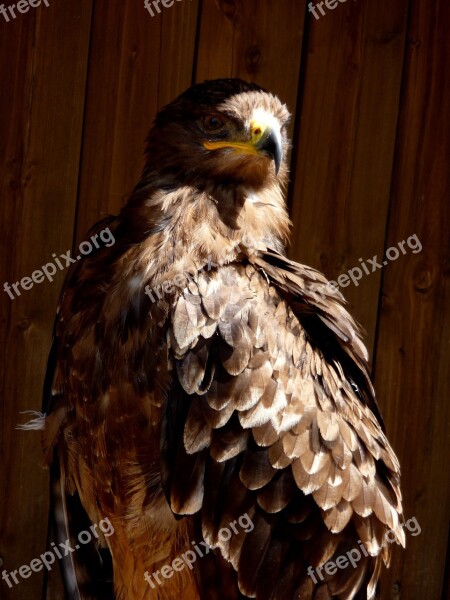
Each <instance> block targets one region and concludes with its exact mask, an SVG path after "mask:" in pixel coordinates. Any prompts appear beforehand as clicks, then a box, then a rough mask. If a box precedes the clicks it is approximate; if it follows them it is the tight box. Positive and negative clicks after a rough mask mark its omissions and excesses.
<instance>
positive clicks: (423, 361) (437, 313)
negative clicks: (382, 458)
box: [375, 0, 450, 599]
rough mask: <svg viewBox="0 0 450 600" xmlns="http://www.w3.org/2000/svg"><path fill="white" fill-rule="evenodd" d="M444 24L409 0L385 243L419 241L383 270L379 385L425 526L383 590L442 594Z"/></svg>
mask: <svg viewBox="0 0 450 600" xmlns="http://www.w3.org/2000/svg"><path fill="white" fill-rule="evenodd" d="M448 23H450V5H449V3H448V2H447V1H446V0H437V1H436V2H434V3H433V4H432V5H431V4H430V3H429V2H427V0H413V1H412V3H411V15H410V25H409V31H408V47H407V57H406V64H405V73H404V84H403V96H402V110H401V118H400V123H399V132H398V141H397V152H396V157H395V167H394V174H393V185H392V201H391V207H390V213H389V226H388V232H387V241H386V244H387V245H391V246H392V245H394V244H395V243H396V242H397V240H400V239H405V238H407V237H408V236H411V235H414V234H416V235H417V236H418V238H419V240H420V241H421V243H422V246H423V249H422V251H421V252H418V253H416V254H408V255H407V256H406V257H404V259H403V260H402V261H400V260H398V261H396V262H395V263H393V264H392V265H391V267H390V268H389V270H386V273H385V276H384V279H383V302H382V306H381V312H380V323H379V335H378V340H377V353H376V361H375V383H376V386H377V388H378V390H379V392H380V398H381V400H382V409H383V412H384V415H385V418H386V424H387V429H388V432H389V433H390V435H391V437H392V438H393V440H395V448H396V450H397V452H398V455H399V458H400V462H401V465H402V474H403V493H404V500H405V515H406V518H408V519H409V518H413V517H415V518H416V519H417V521H418V522H419V524H420V527H421V533H420V535H418V536H416V537H413V536H412V535H410V534H409V533H408V531H407V530H406V538H407V549H406V551H405V552H401V551H397V552H396V553H395V555H394V560H393V564H392V568H391V570H390V572H389V573H388V574H387V576H386V577H385V578H384V583H385V588H384V589H385V590H386V597H387V598H388V597H389V598H391V597H392V598H401V599H409V598H436V599H440V598H446V597H447V598H448V595H446V594H445V589H444V585H445V584H444V575H445V559H446V552H447V535H448V523H449V516H450V515H449V510H450V476H449V460H448V440H449V436H448V429H449V423H450V404H449V401H448V391H449V389H450V368H449V367H450V345H449V340H450V312H449V310H448V306H449V304H450V278H449V268H448V266H449V263H450V235H449V225H450V203H449V197H450V176H449V172H448V164H449V158H450V139H449V131H450V109H449V97H450V81H449V78H448V76H447V73H448V65H449V64H450V46H449V43H448V30H447V25H448ZM389 594H390V595H389ZM383 597H384V596H383Z"/></svg>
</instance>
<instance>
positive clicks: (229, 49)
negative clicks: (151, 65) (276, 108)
mask: <svg viewBox="0 0 450 600" xmlns="http://www.w3.org/2000/svg"><path fill="white" fill-rule="evenodd" d="M305 4H306V2H305V0H300V1H296V2H291V1H290V0H278V1H277V2H276V3H274V2H272V1H271V0H219V1H218V2H215V1H214V0H205V1H204V2H203V11H202V15H201V22H200V28H199V41H198V60H197V65H196V81H203V80H205V79H216V78H218V77H240V78H242V79H245V80H247V81H252V82H256V83H258V84H259V85H262V86H263V87H266V88H267V89H268V90H270V91H271V92H273V93H274V94H277V95H279V96H280V98H281V99H282V100H283V102H286V103H287V104H288V107H289V108H290V110H291V112H294V111H295V106H296V102H297V90H298V82H299V74H300V59H301V51H302V41H303V24H304V16H305ZM292 126H293V124H292V125H291V127H292Z"/></svg>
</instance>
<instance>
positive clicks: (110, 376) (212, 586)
mask: <svg viewBox="0 0 450 600" xmlns="http://www.w3.org/2000/svg"><path fill="white" fill-rule="evenodd" d="M289 116H290V115H289V112H288V110H287V108H286V106H285V105H284V104H282V102H281V101H280V100H279V99H278V98H277V97H276V96H274V95H272V94H271V93H269V92H267V91H266V90H264V89H262V88H261V87H259V86H257V85H255V84H250V83H246V82H244V81H242V80H239V79H220V80H215V81H207V82H204V83H201V84H197V85H194V86H192V87H191V88H190V89H188V90H187V91H186V92H184V93H183V94H181V95H180V96H179V97H178V98H176V99H175V100H174V101H173V102H171V103H170V104H169V105H168V106H166V107H165V108H164V109H162V110H161V111H160V112H159V114H158V115H157V117H156V119H155V122H154V124H153V127H152V129H151V131H150V134H149V137H148V142H147V151H146V157H147V158H146V164H145V167H144V170H143V173H142V177H141V179H140V181H139V182H138V184H137V185H136V187H135V189H134V190H133V192H132V194H131V195H130V198H129V200H128V202H127V204H126V205H125V206H124V208H123V209H122V210H121V212H120V214H119V215H118V216H116V217H114V216H110V217H108V218H107V219H105V220H103V221H102V222H100V223H99V224H98V225H97V226H95V227H94V229H93V233H94V234H95V233H98V232H99V231H101V230H102V229H105V227H107V228H108V230H109V232H110V233H111V235H112V236H113V239H114V242H115V243H114V244H110V245H109V246H108V247H106V246H104V245H103V246H102V245H99V247H98V248H95V249H94V251H93V252H92V253H91V254H89V255H86V256H84V257H83V258H82V259H81V260H78V261H77V262H76V264H74V265H72V266H71V270H70V271H69V272H68V276H67V279H66V282H65V285H64V288H63V290H62V294H61V299H60V304H59V308H58V314H57V318H56V323H55V331H54V343H53V347H52V351H51V355H50V360H49V367H48V372H47V378H46V386H45V394H46V399H45V402H46V405H45V419H44V418H43V419H42V423H41V428H42V429H43V433H42V435H43V446H44V450H45V454H46V457H47V459H48V462H49V463H51V464H52V467H51V473H52V489H53V509H54V512H55V515H56V525H55V536H56V537H55V539H56V540H61V541H63V540H71V554H70V557H69V558H70V561H68V562H69V565H68V566H66V567H65V570H64V580H65V585H66V588H67V596H68V597H69V598H116V599H117V600H144V599H145V600H147V599H158V600H174V599H175V600H176V599H178V598H179V599H181V600H200V599H201V600H224V599H226V600H238V599H241V600H243V599H246V598H256V599H257V600H294V599H305V600H306V599H312V598H314V599H317V600H319V599H330V598H339V599H353V598H364V599H372V598H375V597H376V596H377V594H378V593H379V592H378V583H377V582H378V578H379V574H380V569H381V567H382V564H383V562H384V563H386V564H388V563H389V558H390V553H391V548H392V544H391V543H390V542H392V541H394V542H396V543H399V544H402V545H404V532H403V525H402V524H403V517H402V506H401V493H400V488H399V478H400V471H399V464H398V460H397V458H396V456H395V454H394V452H393V450H392V448H391V446H390V444H389V442H388V440H387V438H386V436H385V433H384V426H383V423H382V420H381V416H380V414H379V410H378V408H377V404H376V401H375V397H374V390H373V387H372V384H371V382H370V379H369V375H368V363H367V352H366V349H365V347H364V345H363V343H362V341H361V333H360V330H359V328H358V326H357V325H356V323H355V321H354V320H353V319H352V317H351V316H350V315H349V313H348V312H347V311H346V309H345V308H344V306H343V298H342V296H341V295H340V293H339V291H338V290H337V289H336V288H334V287H332V286H330V285H328V283H327V280H326V279H325V277H324V276H323V275H322V274H320V273H318V272H317V271H315V270H314V269H312V268H309V267H307V266H304V265H301V264H298V263H296V262H293V261H291V260H289V259H288V258H287V257H286V254H285V247H286V245H287V243H288V235H289V228H290V221H289V217H288V213H287V209H286V205H285V201H284V190H285V187H286V183H287V178H288V168H287V164H286V154H287V151H288V147H289V141H288V139H287V124H288V121H289ZM105 519H107V520H108V523H111V525H112V526H113V528H114V533H113V534H112V535H108V536H103V535H102V534H100V535H97V536H96V537H95V538H93V539H92V542H91V543H90V544H85V545H84V546H82V545H81V544H80V543H78V544H75V542H76V541H77V535H78V534H79V531H80V527H82V526H84V527H85V528H86V527H87V528H88V527H89V525H92V524H96V523H99V522H101V521H102V520H105ZM78 539H81V538H78ZM83 539H84V538H83ZM387 539H389V543H387ZM75 548H76V549H75ZM357 554H359V558H358V559H357V560H356V558H354V559H353V560H350V557H356V555H357ZM345 563H347V564H345ZM109 565H110V566H111V572H112V573H113V575H111V577H110V576H109ZM112 581H113V583H112Z"/></svg>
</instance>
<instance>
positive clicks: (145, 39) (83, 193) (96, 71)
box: [76, 0, 198, 241]
mask: <svg viewBox="0 0 450 600" xmlns="http://www.w3.org/2000/svg"><path fill="white" fill-rule="evenodd" d="M197 10H198V0H196V1H195V2H181V3H178V2H176V3H175V4H174V5H173V6H172V7H171V8H166V9H164V11H161V13H159V14H155V16H153V17H151V16H150V14H149V13H148V12H147V11H146V10H145V8H144V5H143V3H141V2H138V1H137V0H134V1H133V2H127V3H112V2H108V3H107V2H97V3H96V4H95V11H94V18H93V37H92V40H93V41H92V48H91V53H90V69H89V88H88V95H87V102H86V115H85V130H84V137H83V153H82V165H81V173H80V190H79V207H78V218H77V236H76V237H77V240H78V241H81V240H82V239H83V236H84V235H85V234H86V232H87V231H88V230H89V229H90V227H91V226H92V225H93V224H94V223H95V222H96V221H98V220H99V219H100V218H101V217H102V216H104V215H105V214H108V213H113V214H116V213H117V212H119V210H120V209H121V207H122V206H123V204H124V203H125V201H126V199H127V197H128V195H129V193H130V192H131V190H132V188H133V187H134V185H135V183H136V181H137V179H138V178H139V175H140V173H141V170H142V167H143V164H144V148H145V138H146V137H147V134H148V131H149V129H150V126H151V124H152V121H153V119H154V117H155V115H156V112H157V110H158V108H160V107H161V106H162V105H163V104H165V103H166V102H168V101H169V100H171V99H173V97H172V94H174V95H177V94H178V93H180V92H181V91H183V90H184V89H185V88H187V87H189V85H190V84H191V79H192V72H193V61H194V51H195V26H196V22H197ZM189 28H191V29H189Z"/></svg>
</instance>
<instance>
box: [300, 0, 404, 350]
mask: <svg viewBox="0 0 450 600" xmlns="http://www.w3.org/2000/svg"><path fill="white" fill-rule="evenodd" d="M407 6H408V2H407V0H399V1H397V2H391V0H381V1H380V2H348V3H346V4H342V5H338V6H337V8H336V9H335V10H334V11H332V12H329V13H327V14H326V15H325V16H323V17H321V18H320V19H319V20H315V19H314V18H313V17H312V16H310V17H309V24H308V45H307V48H308V50H307V54H306V55H305V57H304V58H305V64H304V65H303V69H304V72H303V77H302V79H303V90H302V97H301V98H300V101H299V114H298V116H297V119H298V123H299V128H298V130H297V134H296V137H295V140H294V156H295V165H294V167H293V169H294V175H295V177H294V184H293V186H292V190H291V205H292V219H293V222H294V235H293V240H292V248H291V255H292V256H293V257H294V258H295V259H297V260H300V261H301V262H305V263H306V264H309V265H312V266H314V267H316V268H318V269H319V270H321V271H323V272H325V274H326V275H327V276H328V277H329V278H330V279H332V280H336V278H337V277H338V276H339V275H340V274H344V273H346V272H347V271H348V270H349V269H351V268H354V267H360V262H359V259H360V258H361V259H363V260H366V259H373V257H374V255H377V256H378V257H379V258H380V257H381V256H382V254H383V249H384V235H385V229H386V219H387V211H388V204H389V186H390V178H391V172H392V161H393V153H394V144H395V134H396V127H397V116H398V106H399V96H400V85H401V73H402V64H403V48H404V43H405V34H406V25H407V14H408V12H407ZM369 266H370V265H369ZM355 274H357V272H355ZM380 278H381V271H380V270H377V271H376V272H375V273H373V274H371V275H370V276H364V277H363V278H362V280H361V283H360V284H359V286H358V287H357V286H355V285H353V284H352V283H351V282H350V280H347V281H346V280H344V281H343V285H344V286H345V287H341V291H342V293H343V294H344V295H345V297H346V298H347V300H348V301H349V303H350V311H351V312H352V313H353V314H354V315H355V316H356V317H357V319H358V320H359V321H360V322H361V323H362V325H363V326H364V328H365V329H366V331H367V332H368V335H367V339H366V342H367V344H368V348H369V351H370V354H371V355H372V351H373V342H374V332H375V326H376V318H377V308H378V292H379V287H380Z"/></svg>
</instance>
